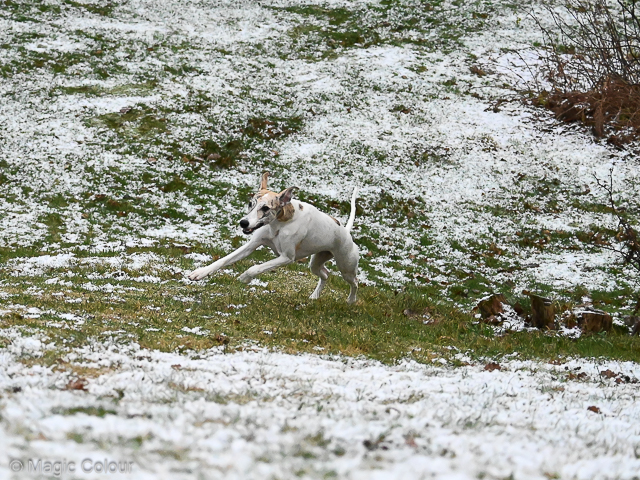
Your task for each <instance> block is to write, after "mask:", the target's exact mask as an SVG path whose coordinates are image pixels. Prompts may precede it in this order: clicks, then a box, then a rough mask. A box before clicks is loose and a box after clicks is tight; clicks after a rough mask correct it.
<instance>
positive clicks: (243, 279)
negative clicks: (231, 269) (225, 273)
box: [238, 272, 253, 284]
mask: <svg viewBox="0 0 640 480" xmlns="http://www.w3.org/2000/svg"><path fill="white" fill-rule="evenodd" d="M238 280H240V281H241V282H242V283H245V284H246V283H249V282H251V280H253V277H252V276H251V275H247V272H244V273H243V274H242V275H240V276H239V277H238Z"/></svg>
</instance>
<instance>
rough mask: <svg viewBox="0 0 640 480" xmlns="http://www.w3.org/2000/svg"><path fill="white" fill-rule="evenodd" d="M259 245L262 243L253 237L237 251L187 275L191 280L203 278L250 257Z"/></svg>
mask: <svg viewBox="0 0 640 480" xmlns="http://www.w3.org/2000/svg"><path fill="white" fill-rule="evenodd" d="M259 246H260V243H258V242H254V241H253V239H252V241H250V242H249V243H245V244H244V245H243V246H241V247H240V248H239V249H237V250H236V251H235V252H231V253H230V254H229V255H227V256H226V257H222V258H221V259H220V260H216V261H215V262H213V263H212V264H211V265H207V266H206V267H202V268H198V269H197V270H194V271H193V272H191V273H190V274H189V275H187V276H188V277H189V280H202V279H203V278H204V277H206V276H207V275H210V274H212V273H213V272H217V271H218V270H220V269H221V268H223V267H226V266H227V265H231V264H232V263H235V262H238V261H240V260H242V259H243V258H246V257H248V256H249V255H251V254H252V253H253V252H254V251H255V250H256V248H258V247H259Z"/></svg>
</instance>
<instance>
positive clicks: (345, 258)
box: [336, 245, 359, 304]
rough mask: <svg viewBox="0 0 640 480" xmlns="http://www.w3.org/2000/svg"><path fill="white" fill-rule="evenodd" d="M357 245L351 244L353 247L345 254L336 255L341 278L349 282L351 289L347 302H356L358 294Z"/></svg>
mask: <svg viewBox="0 0 640 480" xmlns="http://www.w3.org/2000/svg"><path fill="white" fill-rule="evenodd" d="M358 260H359V255H358V247H356V246H355V245H353V249H352V250H351V251H350V252H348V253H347V254H346V255H345V254H341V255H336V264H337V265H338V269H339V270H340V273H341V274H342V278H344V280H345V282H347V283H348V284H349V286H350V287H351V290H350V292H349V297H348V298H347V303H349V304H351V303H356V300H357V294H358Z"/></svg>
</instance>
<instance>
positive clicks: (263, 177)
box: [260, 172, 269, 190]
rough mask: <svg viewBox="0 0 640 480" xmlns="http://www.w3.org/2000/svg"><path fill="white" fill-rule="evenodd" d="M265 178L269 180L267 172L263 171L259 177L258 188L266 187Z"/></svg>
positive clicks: (264, 188)
mask: <svg viewBox="0 0 640 480" xmlns="http://www.w3.org/2000/svg"><path fill="white" fill-rule="evenodd" d="M267 180H269V172H264V173H263V174H262V178H260V190H266V189H267Z"/></svg>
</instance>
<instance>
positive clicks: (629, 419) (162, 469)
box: [0, 337, 640, 480]
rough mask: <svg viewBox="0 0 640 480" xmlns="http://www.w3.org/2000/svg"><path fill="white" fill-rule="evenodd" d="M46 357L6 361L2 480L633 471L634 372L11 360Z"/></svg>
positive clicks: (533, 366) (98, 352) (128, 358)
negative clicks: (91, 471)
mask: <svg viewBox="0 0 640 480" xmlns="http://www.w3.org/2000/svg"><path fill="white" fill-rule="evenodd" d="M45 350H46V346H45V345H44V344H43V343H41V342H40V341H39V340H35V339H23V338H20V337H18V338H16V339H15V341H14V343H13V345H12V346H11V347H10V348H8V349H6V350H5V351H4V352H3V353H2V355H1V357H0V362H1V364H0V365H1V369H0V372H2V373H0V388H1V389H3V390H4V391H5V392H10V393H7V394H6V395H5V396H4V398H3V399H2V400H1V402H0V407H1V408H2V418H3V420H2V423H0V432H1V435H0V447H1V450H2V452H4V455H3V456H4V457H5V458H4V459H3V461H2V464H0V465H1V466H0V475H1V476H2V477H3V478H4V477H10V472H9V468H8V460H7V458H6V457H7V456H8V457H9V458H11V459H14V460H18V461H20V462H22V465H23V470H22V473H21V474H19V475H15V476H14V477H12V478H33V475H34V474H33V472H31V473H29V472H28V468H29V460H30V459H31V460H32V465H37V460H38V459H41V460H42V464H43V465H44V462H46V461H51V462H53V461H63V460H64V461H66V462H67V464H69V463H70V462H75V465H76V469H77V471H78V473H77V474H75V475H70V476H71V477H73V478H85V477H86V474H84V473H83V472H82V471H81V469H82V468H83V466H84V468H85V469H88V468H92V467H93V466H94V464H95V463H96V462H97V463H103V462H104V461H105V459H106V460H108V462H107V463H110V462H113V461H115V462H127V465H131V464H130V463H129V462H132V466H130V467H128V468H132V470H131V472H133V473H129V472H128V471H127V472H126V473H123V474H122V475H113V474H110V478H132V475H133V477H135V478H140V479H143V478H169V477H170V478H243V479H253V478H255V479H268V478H280V479H287V478H349V479H381V480H382V479H385V480H386V479H406V478H412V479H418V478H433V477H434V476H435V477H437V478H460V479H464V478H469V479H471V478H518V479H544V478H578V479H631V478H636V477H637V474H638V470H639V469H640V460H638V459H637V445H638V441H639V440H640V427H639V425H640V423H639V422H638V418H639V416H640V410H639V408H640V407H639V406H638V402H637V388H638V385H637V383H633V384H629V383H626V382H628V381H633V382H637V378H638V377H639V376H640V368H639V367H638V365H637V364H635V363H630V362H621V363H619V362H607V361H600V362H594V361H584V360H580V361H575V360H573V361H567V362H566V363H564V364H559V365H552V364H547V363H540V362H532V361H518V360H517V359H512V360H509V361H504V362H503V363H502V365H501V369H495V370H493V371H489V370H487V369H485V368H484V365H483V364H482V363H480V364H474V365H468V366H463V367H457V368H451V367H449V366H447V365H446V361H444V360H443V363H444V365H441V364H440V363H437V362H436V363H434V365H436V366H430V365H420V364H417V363H414V362H403V363H401V364H399V365H397V366H394V367H388V366H384V365H381V364H379V363H377V362H371V361H365V360H354V359H347V358H322V357H318V356H314V355H298V356H292V355H284V354H279V353H268V352H265V351H262V350H261V349H259V348H254V349H252V348H250V347H249V348H248V349H247V350H246V351H245V352H241V353H235V354H231V355H224V354H223V353H222V352H220V351H209V352H207V353H206V354H203V355H196V356H194V355H191V356H189V355H178V354H168V353H160V352H157V351H149V350H143V349H140V348H139V347H135V346H134V347H123V346H120V345H117V344H113V343H109V342H106V343H105V344H103V345H96V346H94V347H92V348H84V349H78V350H76V351H73V352H72V353H70V354H69V355H67V356H65V357H64V360H63V361H64V362H66V363H67V367H70V368H72V369H73V370H74V371H75V373H74V372H73V371H71V372H70V371H66V372H64V373H63V372H60V371H56V369H53V370H51V369H46V368H39V367H28V366H25V365H24V364H22V363H20V362H18V361H17V359H18V358H19V357H20V356H24V355H25V354H27V355H32V356H35V357H37V356H39V355H42V353H43V351H45ZM603 373H604V375H603ZM80 378H81V379H83V380H85V381H84V382H83V381H82V380H80ZM87 378H88V380H87ZM616 381H617V382H619V383H616ZM79 385H82V388H84V389H85V390H86V391H83V392H79V391H78V390H74V389H77V388H80V387H79ZM86 459H89V460H86ZM83 461H84V462H85V463H83ZM122 464H123V465H124V463H122ZM13 468H14V469H16V470H17V469H19V468H20V465H19V464H17V463H15V462H14V463H13ZM60 468H61V467H60ZM25 472H27V473H25ZM169 472H171V473H169ZM65 478H69V476H68V475H65Z"/></svg>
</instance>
